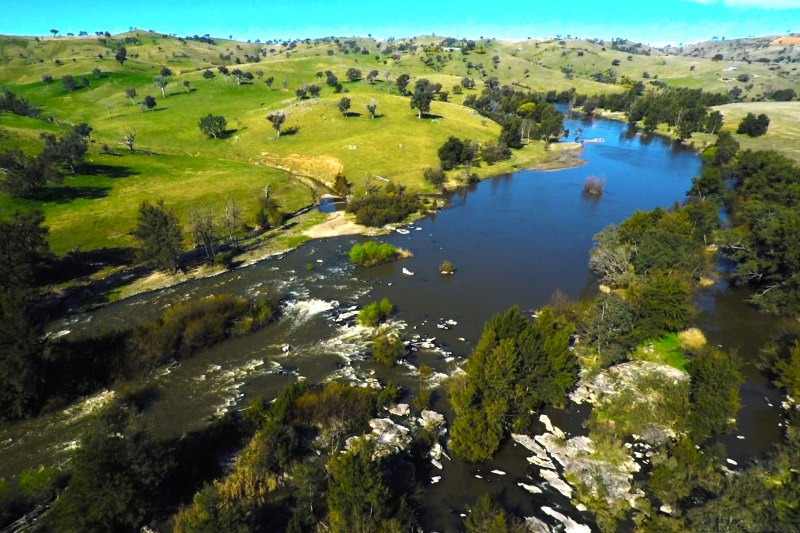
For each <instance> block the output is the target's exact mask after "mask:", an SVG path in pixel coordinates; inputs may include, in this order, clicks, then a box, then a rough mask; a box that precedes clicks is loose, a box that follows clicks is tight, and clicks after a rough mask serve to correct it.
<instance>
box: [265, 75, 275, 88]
mask: <svg viewBox="0 0 800 533" xmlns="http://www.w3.org/2000/svg"><path fill="white" fill-rule="evenodd" d="M274 81H275V78H273V77H272V76H270V77H268V78H266V79H264V85H266V86H267V89H271V88H272V82H274Z"/></svg>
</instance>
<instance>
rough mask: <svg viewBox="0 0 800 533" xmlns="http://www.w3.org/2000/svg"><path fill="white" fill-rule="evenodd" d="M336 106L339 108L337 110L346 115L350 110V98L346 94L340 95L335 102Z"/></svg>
mask: <svg viewBox="0 0 800 533" xmlns="http://www.w3.org/2000/svg"><path fill="white" fill-rule="evenodd" d="M337 107H338V108H339V111H340V112H341V113H342V115H344V116H345V117H347V116H348V115H349V111H350V99H349V98H348V97H346V96H342V98H341V99H340V100H339V103H338V104H337Z"/></svg>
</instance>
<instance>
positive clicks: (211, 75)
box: [203, 69, 215, 80]
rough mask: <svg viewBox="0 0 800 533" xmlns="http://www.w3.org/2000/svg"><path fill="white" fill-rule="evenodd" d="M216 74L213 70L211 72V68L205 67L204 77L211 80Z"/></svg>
mask: <svg viewBox="0 0 800 533" xmlns="http://www.w3.org/2000/svg"><path fill="white" fill-rule="evenodd" d="M214 76H215V74H214V73H213V72H211V71H210V70H208V69H205V70H204V71H203V79H206V80H210V79H211V78H213V77H214Z"/></svg>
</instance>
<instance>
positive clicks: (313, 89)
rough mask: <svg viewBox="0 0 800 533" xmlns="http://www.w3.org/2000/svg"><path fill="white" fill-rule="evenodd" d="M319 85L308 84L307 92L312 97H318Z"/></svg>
mask: <svg viewBox="0 0 800 533" xmlns="http://www.w3.org/2000/svg"><path fill="white" fill-rule="evenodd" d="M319 91H320V88H319V85H309V86H308V93H309V94H310V95H311V97H312V98H317V97H319Z"/></svg>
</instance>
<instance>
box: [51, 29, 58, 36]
mask: <svg viewBox="0 0 800 533" xmlns="http://www.w3.org/2000/svg"><path fill="white" fill-rule="evenodd" d="M50 33H52V34H53V37H55V36H56V35H58V30H57V29H55V28H53V29H51V30H50Z"/></svg>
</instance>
